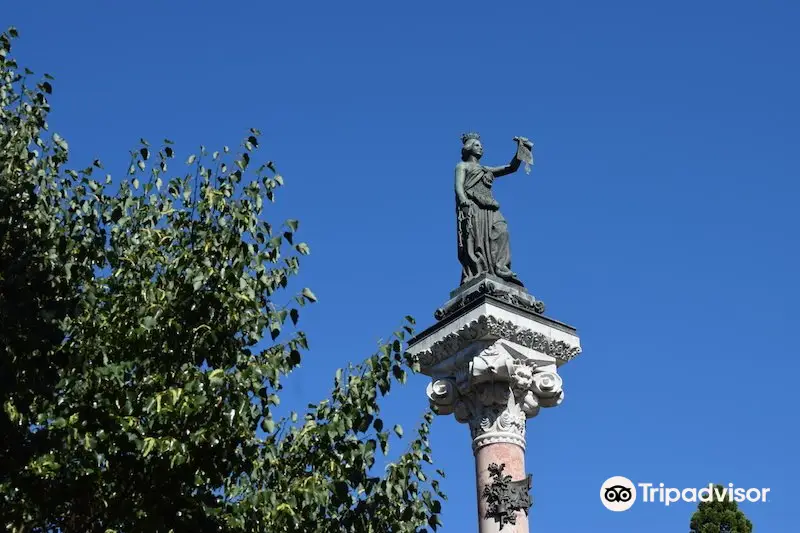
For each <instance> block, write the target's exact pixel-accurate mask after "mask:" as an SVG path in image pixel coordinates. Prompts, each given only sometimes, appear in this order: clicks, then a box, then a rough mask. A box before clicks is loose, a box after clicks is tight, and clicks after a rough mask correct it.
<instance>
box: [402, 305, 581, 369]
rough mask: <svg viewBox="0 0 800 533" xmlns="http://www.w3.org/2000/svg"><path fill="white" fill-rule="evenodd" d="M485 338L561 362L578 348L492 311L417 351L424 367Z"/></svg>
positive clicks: (578, 350) (568, 359)
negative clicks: (503, 341)
mask: <svg viewBox="0 0 800 533" xmlns="http://www.w3.org/2000/svg"><path fill="white" fill-rule="evenodd" d="M484 339H506V340H509V341H511V342H515V343H517V344H520V345H522V346H525V347H527V348H531V349H533V350H536V351H538V352H541V353H543V354H546V355H550V356H552V357H555V358H556V359H558V360H560V361H562V362H567V361H570V360H572V359H574V358H575V357H576V356H577V355H578V354H579V353H580V352H581V348H580V347H579V346H572V345H570V344H568V343H566V342H564V341H556V340H552V339H549V338H547V337H546V336H545V335H543V334H541V333H539V332H537V331H532V330H530V329H527V328H521V327H519V326H517V325H515V324H513V323H511V322H508V321H505V320H501V319H499V318H496V317H494V316H491V315H482V316H480V317H479V318H478V319H477V320H473V321H472V322H470V323H469V324H467V325H466V326H464V327H462V328H461V329H460V330H458V331H456V332H454V333H451V334H450V335H447V336H446V337H444V338H443V339H441V340H439V341H437V342H436V343H434V344H433V346H431V348H430V349H429V350H426V351H424V352H422V353H420V354H419V355H418V356H417V359H418V361H419V364H420V366H421V367H422V368H423V369H424V368H430V367H432V366H434V365H436V364H438V363H440V362H442V361H444V360H445V359H448V358H450V357H452V356H453V355H455V354H457V353H458V352H460V351H461V350H463V349H465V348H467V347H469V346H470V345H471V344H473V343H474V342H475V341H478V340H484Z"/></svg>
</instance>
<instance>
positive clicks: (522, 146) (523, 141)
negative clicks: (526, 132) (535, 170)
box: [488, 137, 533, 178]
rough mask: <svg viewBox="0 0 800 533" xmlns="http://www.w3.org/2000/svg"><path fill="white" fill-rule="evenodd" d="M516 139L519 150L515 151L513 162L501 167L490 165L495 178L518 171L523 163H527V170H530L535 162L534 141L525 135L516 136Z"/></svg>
mask: <svg viewBox="0 0 800 533" xmlns="http://www.w3.org/2000/svg"><path fill="white" fill-rule="evenodd" d="M514 141H516V143H517V151H516V152H514V157H512V158H511V162H510V163H508V164H507V165H502V166H499V167H488V168H489V170H491V171H492V174H494V177H495V178H497V177H500V176H505V175H506V174H512V173H514V172H516V171H517V170H518V169H519V166H520V164H522V163H526V170H527V171H528V172H530V171H529V170H528V169H529V168H530V164H531V163H533V156H532V150H533V143H532V142H531V141H530V140H528V139H527V138H525V137H514Z"/></svg>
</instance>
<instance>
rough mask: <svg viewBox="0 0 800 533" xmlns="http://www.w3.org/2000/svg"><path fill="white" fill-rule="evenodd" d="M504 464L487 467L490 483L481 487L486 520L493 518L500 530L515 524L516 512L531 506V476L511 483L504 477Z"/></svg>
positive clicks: (509, 477)
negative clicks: (485, 506) (490, 478)
mask: <svg viewBox="0 0 800 533" xmlns="http://www.w3.org/2000/svg"><path fill="white" fill-rule="evenodd" d="M504 468H505V465H504V464H502V463H501V464H499V465H498V464H496V463H492V464H490V465H489V475H490V476H491V477H492V482H491V483H490V484H488V485H486V486H485V487H483V493H482V494H481V496H482V497H483V499H485V500H486V503H487V504H488V505H487V507H488V508H487V510H486V518H494V521H495V522H498V523H499V524H500V529H503V527H504V526H505V525H506V524H512V525H514V524H516V523H517V511H524V512H525V514H526V515H527V514H528V509H530V508H531V506H532V505H533V500H532V498H531V495H530V489H531V476H530V475H528V476H527V477H526V478H525V479H520V480H517V481H511V476H504V475H503V469H504Z"/></svg>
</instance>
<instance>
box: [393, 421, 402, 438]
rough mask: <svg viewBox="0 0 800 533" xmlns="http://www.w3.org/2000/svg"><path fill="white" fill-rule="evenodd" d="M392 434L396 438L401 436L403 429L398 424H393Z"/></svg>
mask: <svg viewBox="0 0 800 533" xmlns="http://www.w3.org/2000/svg"><path fill="white" fill-rule="evenodd" d="M394 432H395V433H396V434H397V436H398V437H402V436H403V427H402V426H401V425H400V424H395V426H394Z"/></svg>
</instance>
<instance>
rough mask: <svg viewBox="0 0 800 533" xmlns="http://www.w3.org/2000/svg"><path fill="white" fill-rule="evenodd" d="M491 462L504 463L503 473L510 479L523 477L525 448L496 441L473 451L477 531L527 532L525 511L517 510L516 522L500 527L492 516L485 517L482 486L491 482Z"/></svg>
mask: <svg viewBox="0 0 800 533" xmlns="http://www.w3.org/2000/svg"><path fill="white" fill-rule="evenodd" d="M492 463H496V464H498V465H499V464H504V465H505V469H504V470H503V474H504V475H508V476H511V480H512V481H517V480H519V479H524V478H525V477H526V474H525V450H523V449H522V448H521V447H520V446H518V445H516V444H511V443H507V442H498V443H493V444H487V445H486V446H481V447H480V448H478V450H477V452H475V474H476V480H477V489H478V524H479V527H478V531H479V533H529V531H530V530H529V529H528V515H527V514H526V513H525V511H517V523H516V524H505V525H504V526H503V529H502V530H501V529H500V523H499V522H495V520H494V518H486V508H487V505H486V500H485V499H484V498H483V488H484V487H485V486H486V485H489V484H491V482H492V478H491V476H490V475H489V465H490V464H492Z"/></svg>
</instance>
